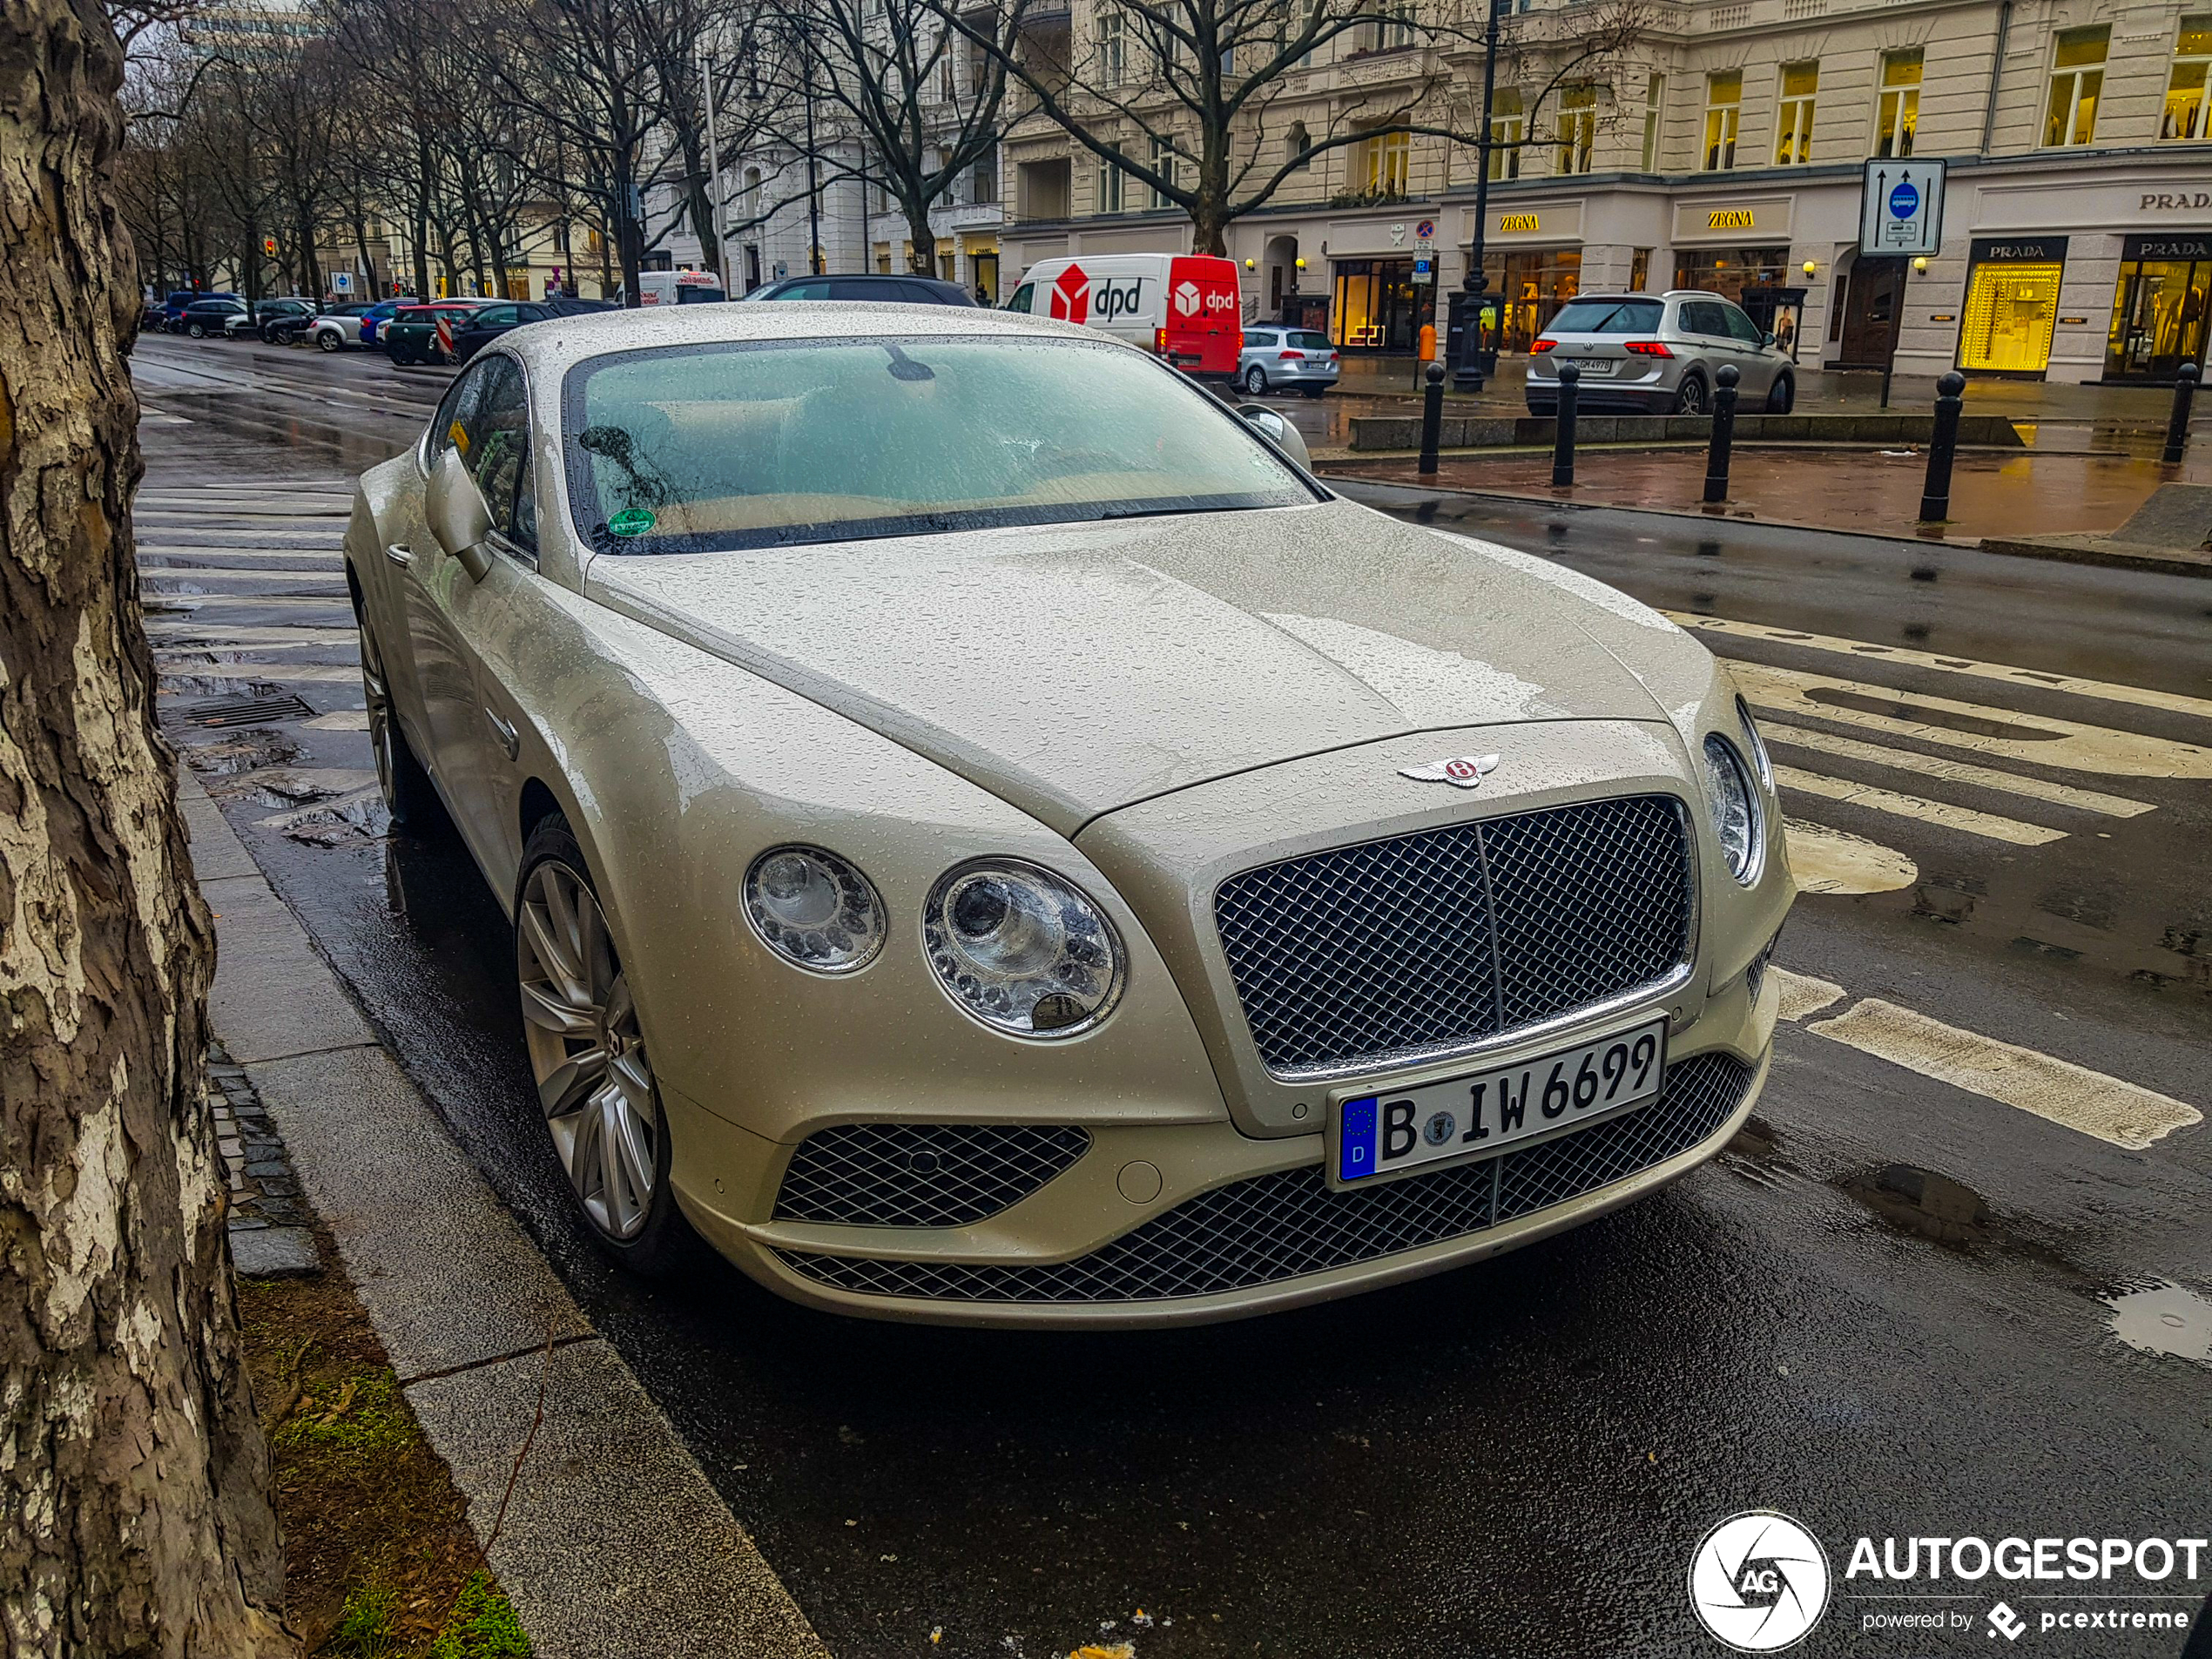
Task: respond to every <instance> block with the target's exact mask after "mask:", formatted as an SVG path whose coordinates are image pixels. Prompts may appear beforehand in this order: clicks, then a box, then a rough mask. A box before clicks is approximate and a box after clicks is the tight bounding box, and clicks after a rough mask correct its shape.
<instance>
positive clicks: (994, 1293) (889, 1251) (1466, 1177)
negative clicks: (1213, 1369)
mask: <svg viewBox="0 0 2212 1659" xmlns="http://www.w3.org/2000/svg"><path fill="white" fill-rule="evenodd" d="M1776 1007H1777V986H1776V983H1775V981H1774V980H1773V978H1772V976H1771V975H1768V976H1766V979H1765V981H1764V984H1763V985H1762V986H1761V988H1760V989H1759V991H1758V993H1757V995H1754V994H1753V993H1752V992H1751V990H1750V986H1749V984H1748V982H1747V981H1746V980H1745V978H1744V977H1743V976H1741V975H1739V976H1738V977H1737V980H1736V981H1734V983H1732V984H1731V985H1729V986H1725V987H1722V988H1718V989H1716V992H1715V994H1714V995H1712V996H1710V998H1709V999H1707V1001H1705V1002H1704V1004H1703V1008H1702V1011H1701V1012H1700V1013H1699V1014H1698V1015H1696V1017H1695V1018H1694V1019H1692V1020H1690V1021H1689V1022H1688V1023H1687V1024H1686V1025H1684V1026H1683V1028H1682V1029H1680V1030H1679V1031H1677V1032H1676V1035H1675V1036H1674V1037H1673V1038H1672V1040H1671V1041H1672V1044H1673V1051H1672V1055H1671V1056H1670V1060H1669V1070H1668V1084H1667V1088H1666V1089H1665V1090H1664V1091H1663V1092H1662V1095H1661V1096H1660V1097H1659V1098H1658V1099H1657V1100H1656V1101H1654V1102H1652V1103H1649V1104H1647V1105H1646V1106H1643V1107H1640V1108H1638V1109H1635V1110H1634V1111H1631V1112H1629V1113H1627V1114H1624V1115H1622V1116H1618V1117H1615V1118H1611V1119H1605V1120H1601V1121H1599V1122H1598V1123H1592V1124H1588V1125H1586V1126H1583V1127H1581V1128H1578V1129H1575V1130H1572V1131H1569V1132H1566V1133H1561V1134H1558V1135H1555V1136H1552V1137H1551V1138H1548V1139H1541V1140H1537V1141H1533V1142H1527V1143H1520V1144H1518V1145H1516V1146H1515V1147H1514V1148H1513V1149H1512V1150H1509V1151H1507V1153H1505V1154H1503V1155H1502V1156H1501V1157H1496V1158H1493V1159H1490V1160H1487V1161H1486V1162H1483V1163H1474V1164H1460V1165H1453V1166H1450V1167H1448V1168H1446V1169H1443V1170H1434V1171H1431V1172H1428V1173H1426V1174H1422V1175H1416V1176H1410V1177H1402V1178H1400V1179H1399V1180H1396V1181H1392V1182H1389V1183H1386V1184H1381V1185H1379V1186H1377V1187H1375V1188H1373V1189H1372V1190H1352V1191H1348V1192H1335V1191H1331V1190H1328V1189H1327V1188H1326V1187H1325V1184H1324V1183H1323V1182H1322V1180H1321V1176H1320V1160H1321V1157H1322V1140H1323V1137H1322V1136H1320V1135H1318V1134H1316V1135H1310V1136H1289V1137H1283V1138H1275V1139H1260V1138H1255V1137H1250V1136H1244V1134H1242V1133H1240V1132H1239V1131H1238V1130H1237V1129H1236V1128H1235V1127H1234V1126H1233V1125H1232V1124H1231V1123H1223V1122H1211V1123H1154V1124H1128V1125H1101V1126H1100V1127H1098V1128H1096V1129H1094V1130H1093V1131H1092V1136H1091V1145H1090V1147H1089V1150H1088V1151H1087V1152H1086V1153H1085V1154H1084V1155H1083V1156H1082V1157H1080V1158H1079V1159H1077V1160H1076V1162H1075V1163H1073V1164H1072V1165H1071V1166H1069V1167H1068V1168H1066V1169H1065V1170H1063V1171H1062V1173H1060V1174H1059V1175H1058V1176H1056V1177H1054V1178H1052V1179H1050V1180H1049V1181H1048V1182H1047V1183H1046V1184H1044V1185H1043V1186H1042V1187H1040V1188H1038V1189H1037V1190H1035V1191H1034V1192H1032V1193H1031V1194H1030V1195H1029V1196H1028V1197H1025V1198H1023V1199H1022V1200H1021V1201H1020V1202H1018V1203H1016V1204H1013V1205H1012V1206H1011V1207H1010V1208H1008V1209H1006V1210H1004V1211H1001V1212H999V1213H998V1214H996V1215H994V1216H991V1217H988V1218H986V1219H984V1220H981V1221H979V1222H975V1223H973V1224H968V1225H966V1226H954V1227H877V1226H852V1225H833V1224H820V1223H805V1222H792V1221H788V1220H771V1221H766V1222H755V1223H747V1222H744V1221H741V1220H738V1218H737V1217H738V1215H740V1214H745V1213H751V1214H756V1215H758V1214H766V1213H769V1212H770V1211H772V1207H773V1204H774V1195H775V1192H776V1190H777V1188H778V1186H779V1184H780V1183H781V1180H782V1177H783V1173H784V1170H786V1167H787V1166H788V1165H789V1163H790V1161H791V1157H792V1152H793V1150H794V1149H793V1148H792V1147H791V1146H788V1145H783V1144H779V1143H772V1142H768V1141H765V1140H764V1139H761V1138H759V1137H758V1136H752V1135H749V1134H747V1133H745V1131H743V1130H737V1129H735V1128H734V1127H733V1126H732V1125H730V1124H729V1123H726V1122H725V1121H723V1120H721V1119H719V1118H717V1117H714V1116H711V1115H710V1114H708V1113H706V1112H705V1111H704V1110H703V1109H699V1108H698V1107H696V1106H695V1105H693V1104H691V1103H690V1102H688V1101H685V1100H684V1099H683V1098H682V1097H681V1096H675V1097H673V1098H672V1099H671V1100H670V1101H669V1106H670V1109H671V1119H672V1123H671V1128H672V1130H673V1131H674V1133H675V1136H676V1140H677V1144H678V1146H679V1147H683V1148H687V1149H688V1150H687V1153H686V1156H685V1157H684V1158H683V1168H682V1169H681V1170H679V1171H678V1180H677V1194H678V1198H679V1200H680V1201H681V1203H682V1204H683V1208H684V1210H685V1213H686V1214H687V1215H688V1216H689V1217H691V1220H692V1222H693V1224H695V1225H696V1226H698V1229H699V1230H700V1231H702V1232H703V1233H704V1234H705V1236H706V1237H707V1238H708V1239H709V1240H710V1241H711V1243H712V1244H714V1245H715V1246H716V1247H717V1248H718V1250H720V1251H722V1253H723V1254H725V1256H727V1257H728V1258H730V1259H731V1260H732V1261H733V1262H735V1263H736V1264H738V1266H739V1267H740V1268H741V1269H743V1270H744V1271H745V1272H746V1273H747V1274H748V1275H750V1276H751V1277H752V1278H754V1279H756V1280H758V1281H759V1283H761V1284H762V1285H765V1286H766V1287H767V1288H769V1289H770V1290H772V1291H776V1292H778V1293H779V1294H780V1295H783V1296H786V1297H788V1298H791V1299H792V1300H793V1301H797V1302H801V1303H805V1304H807V1305H812V1306H815V1307H819V1308H822V1309H825V1310H827V1311H830V1312H839V1313H845V1314H848V1315H857V1316H860V1317H863V1318H880V1319H893V1320H904V1321H913V1322H922V1323H935V1324H953V1325H1008V1326H1011V1325H1085V1326H1093V1327H1100V1328H1127V1327H1134V1326H1146V1325H1180V1324H1202V1323H1209V1322H1212V1321H1217V1320H1223V1319H1231V1318H1248V1317H1251V1316H1252V1315H1256V1314H1260V1313H1265V1312H1276V1311H1279V1310H1282V1309H1286V1308H1291V1307H1297V1306H1301V1305H1305V1304H1308V1303H1312V1302H1318V1301H1325V1300H1328V1299H1331V1298H1336V1297H1339V1296H1346V1295H1351V1294H1353V1293H1356V1292H1358V1291H1366V1290H1372V1289H1375V1288H1378V1287H1379V1286H1382V1285H1391V1284H1395V1283H1398V1282H1400V1281H1402V1280H1406V1279H1411V1278H1420V1277H1422V1276H1424V1275H1426V1274H1429V1273H1433V1272H1439V1271H1443V1270H1445V1269H1447V1268H1451V1267H1457V1266H1462V1265H1465V1264H1469V1263H1472V1262H1476V1261H1480V1260H1483V1259H1485V1258H1488V1257H1491V1256H1494V1255H1498V1254H1500V1253H1501V1252H1503V1251H1507V1250H1511V1249H1514V1248H1516V1247H1518V1246H1520V1245H1521V1244H1530V1243H1533V1242H1534V1241H1535V1240H1537V1239H1540V1238H1548V1237H1549V1236H1551V1235H1552V1234H1554V1233H1558V1232H1561V1231H1566V1230H1567V1229H1568V1228H1571V1227H1575V1226H1578V1225H1580V1224H1581V1223H1583V1222H1586V1221H1589V1220H1593V1219H1595V1217H1599V1216H1602V1215H1603V1214H1605V1213H1607V1212H1608V1211H1612V1210H1615V1209H1617V1208H1619V1207H1620V1206H1622V1204H1628V1203H1629V1202H1631V1201H1633V1200H1634V1199H1635V1198H1638V1197H1642V1196H1644V1195H1645V1194H1647V1193H1649V1192H1652V1191H1655V1190H1657V1189H1658V1188H1660V1187H1662V1186H1664V1185H1666V1184H1669V1183H1670V1182H1672V1181H1675V1180H1676V1179H1678V1178H1680V1177H1682V1176H1683V1175H1685V1174H1687V1173H1688V1172H1689V1170H1693V1169H1695V1168H1696V1166H1697V1165H1698V1164H1699V1163H1703V1162H1704V1161H1705V1160H1706V1159H1708V1158H1710V1157H1712V1156H1714V1154H1716V1152H1718V1151H1719V1150H1720V1149H1721V1148H1722V1147H1723V1146H1724V1145H1726V1144H1727V1143H1728V1141H1729V1139H1730V1136H1733V1135H1734V1134H1735V1132H1736V1130H1737V1128H1738V1127H1739V1126H1740V1125H1741V1124H1742V1123H1743V1120H1744V1118H1745V1117H1747V1116H1750V1112H1751V1110H1752V1108H1753V1106H1754V1105H1755V1103H1757V1099H1758V1096H1759V1093H1760V1090H1761V1089H1762V1088H1763V1087H1764V1082H1765V1077H1766V1069H1767V1063H1768V1055H1769V1052H1770V1042H1771V1040H1772V1035H1773V1029H1774V1022H1775V1013H1776ZM1615 1023H1618V1021H1617V1020H1616V1022H1615Z"/></svg>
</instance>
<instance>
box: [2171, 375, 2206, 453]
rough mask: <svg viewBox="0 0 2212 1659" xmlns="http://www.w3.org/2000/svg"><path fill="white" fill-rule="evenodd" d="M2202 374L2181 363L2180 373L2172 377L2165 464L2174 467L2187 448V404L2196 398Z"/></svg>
mask: <svg viewBox="0 0 2212 1659" xmlns="http://www.w3.org/2000/svg"><path fill="white" fill-rule="evenodd" d="M2201 374H2202V370H2200V369H2199V368H2197V366H2196V365H2195V363H2183V364H2182V368H2181V372H2180V373H2179V374H2175V376H2174V413H2173V414H2172V415H2169V416H2168V417H2167V421H2166V454H2165V455H2164V456H2163V457H2162V459H2163V460H2164V461H2165V462H2166V464H2167V465H2168V466H2169V467H2171V466H2174V465H2175V464H2176V463H2177V462H2180V460H2181V458H2182V450H2184V449H2186V448H2188V447H2189V403H2190V401H2191V400H2193V399H2194V398H2195V396H2196V382H2197V380H2198V378H2199V376H2200V375H2201Z"/></svg>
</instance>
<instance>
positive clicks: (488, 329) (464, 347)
mask: <svg viewBox="0 0 2212 1659" xmlns="http://www.w3.org/2000/svg"><path fill="white" fill-rule="evenodd" d="M613 309H614V307H612V306H610V305H608V304H606V303H605V302H604V301H603V300H501V301H500V302H499V303H497V304H496V305H489V306H486V307H484V308H483V309H482V311H479V312H477V313H476V314H475V315H473V316H471V317H470V318H469V320H467V321H466V322H465V323H463V322H456V323H455V324H454V327H453V354H454V361H455V362H461V363H465V362H467V361H469V359H470V358H471V357H474V356H475V354H477V353H478V352H480V351H482V349H483V348H484V347H485V346H486V345H487V344H488V343H489V342H490V341H495V340H496V339H498V338H499V337H500V335H502V334H505V333H506V332H507V331H508V330H509V329H510V328H520V327H522V326H523V324H524V323H526V322H543V321H545V320H547V319H549V318H552V317H580V316H582V315H583V314H584V313H585V312H587V311H612V310H613Z"/></svg>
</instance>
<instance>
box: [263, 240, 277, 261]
mask: <svg viewBox="0 0 2212 1659" xmlns="http://www.w3.org/2000/svg"><path fill="white" fill-rule="evenodd" d="M261 252H262V253H266V254H267V255H268V256H269V257H270V258H271V259H274V258H275V257H276V238H275V237H273V236H265V237H263V238H262V239H261Z"/></svg>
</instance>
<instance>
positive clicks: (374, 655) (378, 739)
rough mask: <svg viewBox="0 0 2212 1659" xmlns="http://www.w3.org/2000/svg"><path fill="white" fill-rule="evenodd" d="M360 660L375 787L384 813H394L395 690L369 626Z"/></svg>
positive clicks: (362, 625) (363, 623) (362, 626)
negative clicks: (373, 759)
mask: <svg viewBox="0 0 2212 1659" xmlns="http://www.w3.org/2000/svg"><path fill="white" fill-rule="evenodd" d="M359 627H360V630H361V701H363V702H364V703H366V704H368V749H369V752H370V753H371V754H373V755H374V756H375V757H376V786H377V788H378V789H379V790H380V791H381V792H382V793H383V796H384V806H385V810H387V811H393V810H395V809H396V808H397V806H398V805H399V803H398V802H397V801H395V799H393V798H392V796H393V786H394V782H395V779H396V778H397V776H398V772H399V757H398V755H397V754H396V753H395V752H394V751H393V746H392V745H393V743H394V741H395V729H394V727H393V725H392V688H391V682H390V680H389V678H388V677H387V676H386V674H385V672H384V653H383V652H382V651H380V650H378V649H377V645H376V636H375V635H374V634H373V633H371V632H370V631H368V621H367V620H366V619H363V620H362V621H361V623H360V624H359Z"/></svg>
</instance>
